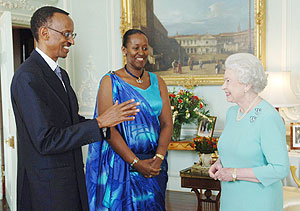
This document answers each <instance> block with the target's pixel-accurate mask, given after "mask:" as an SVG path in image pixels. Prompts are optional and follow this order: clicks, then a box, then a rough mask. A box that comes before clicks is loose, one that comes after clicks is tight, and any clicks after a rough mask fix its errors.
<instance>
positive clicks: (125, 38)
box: [122, 29, 148, 48]
mask: <svg viewBox="0 0 300 211" xmlns="http://www.w3.org/2000/svg"><path fill="white" fill-rule="evenodd" d="M133 34H143V35H145V36H146V37H147V35H146V33H145V32H143V31H141V30H139V29H129V30H127V31H126V32H125V34H124V35H123V44H122V46H123V47H125V48H126V47H127V42H128V39H129V36H130V35H133ZM147 38H148V37H147Z"/></svg>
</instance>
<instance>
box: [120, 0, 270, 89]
mask: <svg viewBox="0 0 300 211" xmlns="http://www.w3.org/2000/svg"><path fill="white" fill-rule="evenodd" d="M131 28H136V29H140V30H142V31H144V32H145V33H146V34H147V37H148V42H149V56H148V62H147V65H146V69H147V70H148V71H151V72H156V73H157V74H158V75H160V76H161V77H162V78H163V79H164V80H165V82H166V84H167V85H179V86H185V87H186V88H192V87H193V86H199V85H221V84H222V83H223V74H224V61H225V59H226V58H227V57H228V56H229V55H231V54H234V53H238V52H249V53H252V54H255V55H256V56H257V57H258V58H259V59H260V60H261V61H262V62H263V64H264V65H265V0H214V1H206V0H189V1H188V2H184V3H183V2H182V0H163V1H161V0H121V26H120V30H121V34H122V35H123V34H124V33H125V31H127V30H128V29H131Z"/></svg>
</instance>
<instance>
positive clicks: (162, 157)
mask: <svg viewBox="0 0 300 211" xmlns="http://www.w3.org/2000/svg"><path fill="white" fill-rule="evenodd" d="M155 156H156V157H158V158H160V159H161V160H164V159H165V156H163V155H161V154H155Z"/></svg>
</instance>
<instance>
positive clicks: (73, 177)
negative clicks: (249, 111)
mask: <svg viewBox="0 0 300 211" xmlns="http://www.w3.org/2000/svg"><path fill="white" fill-rule="evenodd" d="M61 73H62V78H63V81H64V84H65V87H66V90H65V89H64V87H63V85H62V83H61V81H60V80H59V78H58V77H57V76H56V74H55V73H54V71H53V70H51V68H50V67H49V65H48V64H47V63H46V62H45V60H44V59H43V58H42V57H41V56H40V54H39V53H37V52H36V51H35V50H34V51H33V52H32V54H31V55H30V57H29V58H28V59H27V60H26V61H25V62H24V63H23V64H22V65H21V66H20V67H19V68H18V70H17V71H16V73H15V75H14V77H13V80H12V84H11V100H12V105H13V110H14V114H15V119H16V124H17V137H18V143H17V144H18V145H17V146H18V178H17V183H18V185H17V186H18V188H17V189H18V190H17V191H18V192H17V206H18V210H26V211H28V210H38V211H40V210H45V211H46V210H55V211H59V210H62V211H66V210H72V211H73V210H88V201H87V191H86V185H85V176H84V170H83V160H82V152H81V146H82V145H86V144H89V143H93V142H95V141H99V140H102V139H103V133H101V132H100V130H99V127H98V124H97V121H96V120H95V119H94V120H86V119H84V118H83V117H81V116H80V115H79V114H78V102H77V98H76V95H75V93H74V91H73V89H72V87H71V85H70V80H69V77H68V74H67V72H66V71H65V70H63V69H62V68H61Z"/></svg>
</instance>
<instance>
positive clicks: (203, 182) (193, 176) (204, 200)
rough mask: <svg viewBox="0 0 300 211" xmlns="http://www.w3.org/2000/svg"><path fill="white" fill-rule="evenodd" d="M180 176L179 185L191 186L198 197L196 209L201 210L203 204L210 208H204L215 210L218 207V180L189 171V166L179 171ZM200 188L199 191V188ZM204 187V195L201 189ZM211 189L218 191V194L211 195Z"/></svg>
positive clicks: (219, 185) (219, 189) (217, 209)
mask: <svg viewBox="0 0 300 211" xmlns="http://www.w3.org/2000/svg"><path fill="white" fill-rule="evenodd" d="M180 177H181V187H183V188H191V189H192V190H191V191H194V192H195V194H196V196H197V199H198V209H197V210H198V211H202V208H204V206H205V207H206V205H207V207H209V208H210V209H207V208H206V209H205V211H206V210H216V211H219V209H220V195H221V183H220V181H219V180H214V179H212V178H210V177H209V176H203V175H200V174H197V173H194V172H191V167H189V168H186V169H183V170H181V171H180ZM198 189H200V192H199V190H198ZM203 189H205V192H204V196H205V197H204V196H203V194H202V190H203ZM212 190H215V191H219V193H218V195H217V196H216V197H215V198H214V197H212V192H211V191H212Z"/></svg>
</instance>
